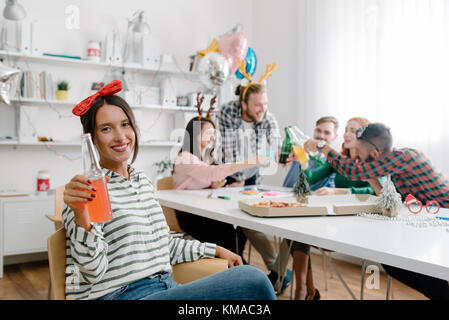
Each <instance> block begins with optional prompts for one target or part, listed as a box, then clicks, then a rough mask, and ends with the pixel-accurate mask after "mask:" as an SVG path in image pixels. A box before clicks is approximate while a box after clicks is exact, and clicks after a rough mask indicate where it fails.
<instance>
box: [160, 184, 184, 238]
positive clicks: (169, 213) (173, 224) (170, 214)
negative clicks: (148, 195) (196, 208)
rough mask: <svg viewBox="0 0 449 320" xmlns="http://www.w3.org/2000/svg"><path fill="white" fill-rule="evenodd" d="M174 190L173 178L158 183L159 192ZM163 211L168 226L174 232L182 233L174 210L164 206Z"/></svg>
mask: <svg viewBox="0 0 449 320" xmlns="http://www.w3.org/2000/svg"><path fill="white" fill-rule="evenodd" d="M172 189H173V177H172V176H170V177H166V178H162V179H159V180H158V181H157V190H172ZM162 211H163V212H164V215H165V220H167V224H168V226H169V228H170V230H172V231H176V232H181V233H184V231H182V229H181V227H180V226H179V222H178V218H177V217H176V211H175V210H174V209H172V208H167V207H164V206H162Z"/></svg>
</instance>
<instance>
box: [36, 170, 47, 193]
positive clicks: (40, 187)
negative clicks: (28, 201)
mask: <svg viewBox="0 0 449 320" xmlns="http://www.w3.org/2000/svg"><path fill="white" fill-rule="evenodd" d="M48 190H50V175H49V174H48V171H47V170H39V171H38V173H37V184H36V191H37V194H38V195H44V194H47V192H48Z"/></svg>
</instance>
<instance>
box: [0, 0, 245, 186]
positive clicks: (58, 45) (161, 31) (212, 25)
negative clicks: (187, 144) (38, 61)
mask: <svg viewBox="0 0 449 320" xmlns="http://www.w3.org/2000/svg"><path fill="white" fill-rule="evenodd" d="M20 3H21V4H22V5H23V7H24V8H25V10H26V11H27V14H28V16H27V19H29V20H38V21H39V28H40V33H41V34H42V37H41V38H40V45H41V49H42V51H43V52H50V53H59V54H68V55H73V56H76V55H79V56H82V57H85V56H86V48H87V43H88V41H89V40H103V39H104V36H105V34H106V32H108V31H110V30H112V28H113V27H116V28H119V30H120V31H121V33H122V39H123V38H124V36H125V31H126V27H127V22H126V18H128V17H130V16H131V15H132V14H133V13H134V11H135V10H137V9H144V10H145V11H146V12H147V19H148V23H149V25H150V27H151V28H152V32H153V34H154V35H156V36H158V37H159V38H160V39H161V47H162V48H161V49H162V52H164V53H173V54H175V56H176V58H177V60H178V62H179V64H180V65H182V66H183V67H184V66H185V68H187V67H186V66H187V63H188V57H189V56H190V55H192V54H193V53H195V52H196V51H198V50H201V49H205V48H206V47H207V46H208V45H209V43H210V41H211V40H212V39H213V38H214V37H217V36H219V35H220V34H223V33H225V32H227V31H228V30H230V29H231V28H232V27H233V26H234V25H236V24H237V23H241V24H242V25H243V27H244V32H245V34H246V35H247V36H248V37H249V39H252V27H253V26H252V6H253V2H252V1H251V0H243V1H242V0H226V1H210V0H189V1H183V0H168V1H156V0H152V1H144V0H128V1H117V0H114V1H111V0H97V1H88V0H78V1H75V0H70V1H68V0H59V1H54V0H40V1H33V0H21V1H20ZM69 5H76V6H78V7H79V9H80V30H68V29H66V27H65V21H66V17H67V15H66V13H65V9H66V7H67V6H69ZM1 6H3V3H2V4H1ZM2 8H3V7H2ZM30 66H31V67H32V68H33V69H34V68H35V69H34V70H37V71H41V70H44V69H50V71H52V72H54V73H55V74H56V77H60V78H67V79H68V80H69V81H70V83H71V87H72V89H71V91H70V94H69V99H70V100H74V101H80V100H81V99H83V98H84V97H86V96H87V95H88V93H86V92H87V90H88V87H89V84H90V83H91V82H92V81H96V80H98V79H99V78H101V77H102V76H104V71H101V70H88V69H80V68H61V67H51V66H48V65H47V66H39V65H30ZM149 77H150V76H147V78H146V79H145V78H143V81H144V84H145V83H146V81H151V80H150V79H149ZM181 84H182V83H181ZM178 89H180V90H182V88H178ZM0 108H4V110H3V111H4V112H1V113H0V134H1V135H5V131H6V132H10V131H11V130H13V129H12V128H14V125H13V122H14V118H13V117H12V113H13V112H11V111H12V108H11V107H10V106H4V105H0ZM40 108H41V113H40V116H39V121H38V122H37V123H36V126H37V127H38V131H39V132H38V133H39V134H40V133H41V132H42V134H43V135H46V134H48V135H52V136H55V135H57V133H58V132H59V133H61V134H69V135H75V136H76V135H78V134H80V132H76V131H77V130H79V129H78V128H79V124H77V123H76V122H71V124H70V125H67V124H64V122H61V121H58V118H57V115H56V114H55V113H54V112H52V111H51V110H48V108H47V109H46V108H45V107H40ZM58 108H59V109H58V110H59V111H60V112H61V113H63V114H70V111H71V107H58ZM148 117H149V120H148V121H152V120H151V119H154V117H156V114H155V113H154V112H153V114H149V115H148ZM163 117H164V119H165V120H164V122H161V123H159V124H158V126H157V127H156V128H155V129H154V130H153V131H152V132H151V134H154V135H156V136H160V135H162V136H166V137H167V138H168V135H169V131H170V130H171V128H166V127H169V126H171V124H172V123H173V121H174V120H173V118H172V117H171V116H168V115H167V116H166V115H164V116H163ZM69 132H70V133H69ZM12 133H13V132H12ZM55 150H56V151H58V152H61V153H63V154H66V155H68V156H70V157H73V158H76V157H77V156H79V154H80V148H76V147H63V148H62V147H57V148H55ZM169 151H170V150H169V148H153V147H144V148H141V151H140V152H141V153H140V155H139V158H138V160H137V161H136V167H139V168H142V169H143V170H145V171H146V172H147V174H149V175H150V177H153V178H154V176H155V170H154V167H153V166H152V164H153V163H154V162H156V161H159V160H161V159H163V158H165V157H166V156H168V155H169ZM40 169H47V170H49V172H50V175H51V185H52V187H56V186H58V185H62V184H65V183H66V182H67V181H68V180H69V179H70V178H71V177H72V176H73V175H75V174H76V173H79V172H82V168H81V163H80V162H78V163H75V162H71V161H68V160H66V159H59V158H58V156H57V155H55V154H54V153H53V152H51V151H48V150H46V148H45V147H44V146H33V147H25V146H19V147H11V146H0V190H2V189H3V190H4V189H9V190H12V189H16V190H20V191H22V192H34V190H35V182H36V175H37V171H38V170H40Z"/></svg>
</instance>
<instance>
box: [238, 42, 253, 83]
mask: <svg viewBox="0 0 449 320" xmlns="http://www.w3.org/2000/svg"><path fill="white" fill-rule="evenodd" d="M245 62H246V73H248V74H249V75H251V76H253V75H254V73H256V69H257V57H256V53H255V52H254V50H253V49H252V48H248V53H247V54H246V57H245ZM235 76H236V77H237V78H238V79H243V78H244V76H243V74H241V73H240V71H239V70H237V71H236V73H235Z"/></svg>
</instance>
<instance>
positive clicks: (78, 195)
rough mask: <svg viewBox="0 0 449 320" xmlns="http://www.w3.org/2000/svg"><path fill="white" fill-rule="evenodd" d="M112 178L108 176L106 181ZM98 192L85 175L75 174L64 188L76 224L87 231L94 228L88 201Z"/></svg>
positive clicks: (66, 201) (65, 199) (65, 197)
mask: <svg viewBox="0 0 449 320" xmlns="http://www.w3.org/2000/svg"><path fill="white" fill-rule="evenodd" d="M110 179H111V178H110V177H106V182H108V181H109V180H110ZM96 192H97V190H96V189H95V188H94V187H93V186H92V181H90V180H89V179H88V178H87V177H85V176H83V175H76V176H74V177H73V178H72V180H70V182H69V183H67V184H66V185H65V189H64V202H65V203H66V204H67V205H68V206H69V207H70V208H71V209H72V210H73V212H74V214H75V223H76V225H78V226H80V227H82V228H84V229H86V230H87V231H90V229H91V228H92V226H91V224H90V218H89V211H88V210H87V203H89V202H90V201H92V200H93V199H95V198H96V195H95V193H96Z"/></svg>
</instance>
